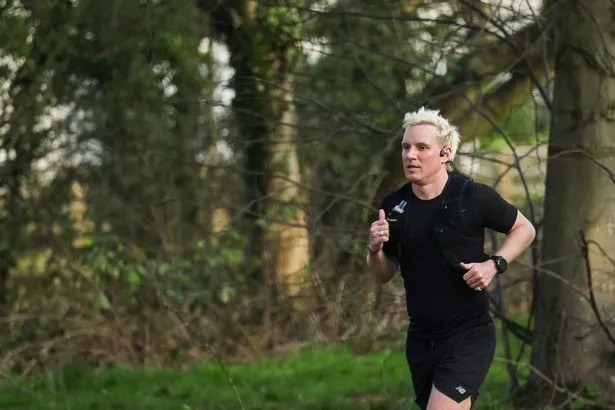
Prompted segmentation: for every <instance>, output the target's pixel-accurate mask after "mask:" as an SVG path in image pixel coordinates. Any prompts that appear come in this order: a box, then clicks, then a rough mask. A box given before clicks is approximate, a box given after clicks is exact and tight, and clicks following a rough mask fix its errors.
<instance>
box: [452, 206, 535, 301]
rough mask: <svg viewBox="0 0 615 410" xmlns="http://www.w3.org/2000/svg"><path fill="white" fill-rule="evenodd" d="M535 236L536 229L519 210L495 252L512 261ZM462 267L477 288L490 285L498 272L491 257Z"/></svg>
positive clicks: (469, 280) (468, 279)
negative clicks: (502, 242)
mask: <svg viewBox="0 0 615 410" xmlns="http://www.w3.org/2000/svg"><path fill="white" fill-rule="evenodd" d="M535 237H536V229H535V228H534V226H533V225H532V223H531V222H530V221H529V220H528V219H527V218H526V217H525V216H524V215H523V214H522V213H521V211H519V210H517V218H516V219H515V223H514V224H513V226H512V228H510V229H509V231H508V232H507V233H506V240H505V241H504V244H503V245H502V247H500V249H498V251H497V252H496V253H495V254H496V255H499V256H502V257H503V258H504V259H506V261H507V262H508V263H510V262H512V261H514V260H515V259H517V258H518V257H519V255H521V254H522V253H523V252H524V251H525V250H526V249H527V248H528V247H529V246H530V245H531V244H532V242H533V241H534V238H535ZM461 267H462V268H463V269H466V270H467V272H466V273H465V274H464V275H463V279H464V280H465V282H466V283H467V284H468V286H470V287H471V288H472V289H476V290H482V289H485V288H486V287H487V286H489V284H490V283H491V281H492V280H493V278H494V277H495V275H496V274H497V268H496V266H495V261H493V260H491V259H490V260H487V261H485V262H482V263H461Z"/></svg>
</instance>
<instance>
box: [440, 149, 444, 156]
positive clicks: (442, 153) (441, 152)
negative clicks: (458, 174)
mask: <svg viewBox="0 0 615 410" xmlns="http://www.w3.org/2000/svg"><path fill="white" fill-rule="evenodd" d="M440 156H441V157H443V156H444V147H442V149H441V150H440Z"/></svg>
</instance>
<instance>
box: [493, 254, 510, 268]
mask: <svg viewBox="0 0 615 410" xmlns="http://www.w3.org/2000/svg"><path fill="white" fill-rule="evenodd" d="M495 264H496V266H497V268H498V270H499V271H505V270H506V268H507V267H508V264H507V263H506V259H504V258H502V257H496V258H495Z"/></svg>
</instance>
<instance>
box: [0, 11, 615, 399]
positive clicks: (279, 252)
mask: <svg viewBox="0 0 615 410" xmlns="http://www.w3.org/2000/svg"><path fill="white" fill-rule="evenodd" d="M614 27H615V2H613V0H543V1H539V0H533V1H529V0H528V1H524V0H502V1H498V2H496V1H491V0H485V1H475V0H459V1H438V0H434V1H416V0H405V1H389V0H387V1H378V2H376V1H372V0H337V1H333V0H330V1H311V0H258V1H257V0H211V1H208V0H197V1H179V0H177V1H169V0H141V1H136V0H135V1H120V0H105V1H102V0H37V1H33V0H21V1H17V0H3V1H0V141H1V145H0V329H1V331H0V374H1V375H2V377H1V378H0V386H6V385H9V384H10V382H9V381H10V380H13V377H19V378H25V379H27V378H29V377H35V375H37V374H41V372H46V371H52V372H53V371H55V370H56V369H58V368H60V367H62V366H65V365H71V364H72V365H82V366H87V368H89V369H91V371H92V372H93V371H95V370H96V369H101V368H105V367H108V366H110V365H117V364H121V365H127V366H136V367H148V366H164V367H169V368H172V367H177V366H190V365H193V364H197V363H202V362H218V363H220V366H222V368H224V364H225V363H234V362H246V361H248V362H249V361H254V360H260V359H262V358H263V357H267V356H271V355H275V354H277V353H280V352H287V351H291V350H293V349H298V348H303V347H306V346H315V345H318V346H332V345H336V346H342V345H343V346H350V348H352V349H353V351H354V352H355V353H356V354H367V353H373V352H378V351H381V349H384V348H387V347H389V348H390V347H391V346H394V348H396V349H398V348H400V346H401V344H400V341H403V337H404V335H405V329H406V323H407V318H406V315H405V311H404V300H403V287H402V286H401V282H400V281H399V278H398V279H396V280H395V281H394V282H393V283H392V284H388V285H385V286H381V285H377V284H376V283H375V281H374V280H373V279H372V278H371V277H370V275H369V274H368V272H367V269H366V265H365V245H366V240H367V232H368V227H369V224H370V223H371V221H372V220H373V219H374V217H375V215H376V214H377V205H378V203H379V201H380V199H381V198H382V195H384V194H385V193H386V192H388V191H389V190H391V189H394V188H396V187H398V186H399V185H400V184H401V183H403V182H404V177H403V172H402V169H401V162H400V161H401V160H400V152H399V141H400V136H401V131H402V130H401V120H402V118H403V114H404V113H405V112H407V111H411V110H415V109H418V108H419V107H421V106H427V107H430V108H437V109H439V110H441V112H442V114H443V115H445V116H447V117H448V118H449V119H450V120H451V121H452V122H453V123H454V124H456V125H457V126H459V128H460V130H461V132H462V135H463V144H462V145H461V147H460V152H459V154H458V159H457V160H456V163H455V166H456V167H457V168H458V169H460V170H462V171H464V172H468V173H470V174H471V175H472V176H473V177H474V178H475V179H477V180H479V181H481V182H484V183H487V184H489V185H491V186H494V187H495V188H496V189H498V191H499V192H501V193H502V195H504V196H505V197H506V198H507V199H509V200H510V201H512V202H514V203H515V204H516V205H517V206H518V207H519V208H520V209H521V210H522V211H523V212H524V213H525V214H526V215H527V216H528V217H529V218H530V219H531V220H532V222H533V223H534V225H535V226H536V228H537V238H536V241H535V243H534V244H533V246H532V248H531V249H529V250H528V251H527V252H526V253H525V254H524V255H523V257H522V258H521V259H520V260H519V261H518V262H517V263H515V264H514V265H513V266H512V268H511V270H510V271H509V272H507V274H506V275H504V276H502V277H499V278H498V280H497V281H496V282H495V283H494V284H493V285H492V286H491V288H490V289H489V292H490V296H491V300H492V312H493V314H494V317H496V319H497V322H498V326H499V328H500V333H499V338H500V343H501V347H502V349H503V350H502V355H501V357H500V358H501V359H502V360H503V362H504V363H506V366H507V370H508V372H509V378H508V380H509V393H510V401H509V403H510V405H511V406H517V407H519V408H532V407H539V408H542V407H541V406H546V405H547V404H550V405H553V406H555V407H558V408H565V407H570V406H572V405H573V404H572V403H573V401H576V402H575V403H577V404H578V401H579V400H581V401H582V403H584V405H585V406H594V407H593V408H605V407H606V406H607V403H608V402H609V401H612V400H613V399H615V397H614V396H613V394H615V393H614V392H615V378H614V375H615V336H614V335H615V298H614V297H613V296H614V294H615V184H614V182H615V174H614V170H615V29H614ZM489 238H490V241H489V245H488V246H489V249H493V248H494V247H496V246H497V244H498V243H500V241H501V240H502V237H501V236H499V235H495V234H490V236H489ZM512 345H517V346H519V345H521V346H522V348H521V349H520V350H519V351H518V352H519V353H518V354H513V350H512V349H511V346H512ZM522 369H524V370H522ZM400 377H401V376H400ZM403 377H406V375H405V374H404V375H403ZM0 391H1V389H0ZM507 394H508V393H507ZM242 406H243V405H242ZM601 406H602V407H601ZM247 407H249V406H247V405H246V408H247ZM169 408H171V407H169ZM203 408H214V407H208V406H207V405H206V406H205V407H203ZM588 408H589V407H588Z"/></svg>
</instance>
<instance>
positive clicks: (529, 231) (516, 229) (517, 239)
mask: <svg viewBox="0 0 615 410" xmlns="http://www.w3.org/2000/svg"><path fill="white" fill-rule="evenodd" d="M535 237H536V229H535V228H534V225H532V223H531V222H530V221H529V220H528V219H527V218H526V217H525V215H523V214H522V213H521V211H517V219H516V220H515V223H514V224H513V226H512V228H510V230H509V231H508V232H507V233H506V240H505V241H504V244H503V245H502V247H501V248H500V249H498V251H497V252H496V253H495V254H496V255H499V256H502V257H503V258H504V259H506V260H507V261H508V262H509V263H510V262H512V261H514V260H515V259H517V258H518V257H519V255H521V254H522V253H523V252H525V250H526V249H527V248H528V247H529V246H530V245H531V244H532V242H533V241H534V238H535ZM494 266H495V263H494Z"/></svg>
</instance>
